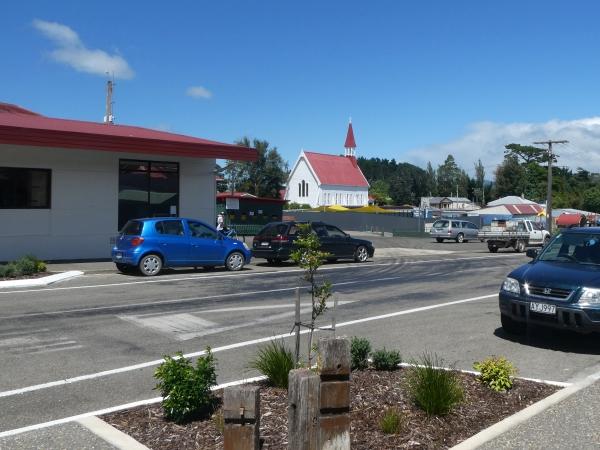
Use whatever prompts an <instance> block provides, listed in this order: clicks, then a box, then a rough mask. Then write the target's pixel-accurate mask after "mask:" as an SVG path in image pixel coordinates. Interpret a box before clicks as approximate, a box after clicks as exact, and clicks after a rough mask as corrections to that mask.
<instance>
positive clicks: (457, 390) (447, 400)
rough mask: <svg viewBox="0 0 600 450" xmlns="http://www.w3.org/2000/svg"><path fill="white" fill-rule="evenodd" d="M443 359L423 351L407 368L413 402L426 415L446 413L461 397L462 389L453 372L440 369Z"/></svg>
mask: <svg viewBox="0 0 600 450" xmlns="http://www.w3.org/2000/svg"><path fill="white" fill-rule="evenodd" d="M443 363H444V362H443V360H441V359H438V357H437V356H436V355H430V354H428V353H424V354H423V356H422V357H421V360H420V361H419V363H414V367H411V368H410V369H409V373H408V376H407V381H408V390H409V393H410V395H411V397H412V399H413V400H414V402H415V403H416V404H417V405H418V406H419V407H420V408H421V409H423V410H424V411H425V412H426V413H427V415H429V416H430V415H443V414H447V413H448V412H449V411H450V410H451V409H452V407H453V406H454V405H456V404H457V403H459V402H460V401H461V400H462V399H463V390H462V387H461V385H460V381H459V379H458V377H457V375H456V373H455V372H453V371H450V370H444V369H440V368H439V367H441V366H442V365H443Z"/></svg>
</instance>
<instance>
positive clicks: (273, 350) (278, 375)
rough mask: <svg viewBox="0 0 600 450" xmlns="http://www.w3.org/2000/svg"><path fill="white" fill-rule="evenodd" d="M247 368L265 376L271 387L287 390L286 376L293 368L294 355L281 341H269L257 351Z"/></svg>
mask: <svg viewBox="0 0 600 450" xmlns="http://www.w3.org/2000/svg"><path fill="white" fill-rule="evenodd" d="M249 366H250V368H252V369H256V370H258V371H259V372H260V373H262V374H263V375H265V376H266V377H267V379H268V380H269V383H271V384H272V385H273V386H275V387H280V388H287V387H288V375H289V373H290V370H292V369H293V368H294V355H293V354H292V352H291V351H290V350H289V349H288V348H287V347H286V346H285V344H284V342H283V341H282V340H277V341H271V342H269V343H268V344H267V345H266V346H264V347H262V348H259V349H258V353H257V354H256V356H255V357H254V359H253V360H252V361H250V364H249Z"/></svg>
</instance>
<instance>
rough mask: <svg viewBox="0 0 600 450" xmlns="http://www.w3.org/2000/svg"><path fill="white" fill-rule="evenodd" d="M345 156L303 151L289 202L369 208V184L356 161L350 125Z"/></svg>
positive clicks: (291, 178) (292, 178)
mask: <svg viewBox="0 0 600 450" xmlns="http://www.w3.org/2000/svg"><path fill="white" fill-rule="evenodd" d="M344 148H345V151H344V156H338V155H330V154H326V153H316V152H310V151H304V150H303V151H301V152H300V156H299V157H298V159H297V160H296V163H295V164H294V167H293V168H292V171H291V172H290V176H289V178H288V182H287V190H286V193H285V199H286V200H288V201H289V202H296V203H300V204H302V203H304V204H309V205H310V206H311V207H313V208H314V207H318V206H327V205H343V206H366V205H368V204H369V182H368V181H367V179H366V178H365V176H364V175H363V173H362V171H361V170H360V167H358V163H357V162H356V140H355V139H354V130H353V129H352V122H350V123H349V124H348V132H347V133H346V141H345V143H344Z"/></svg>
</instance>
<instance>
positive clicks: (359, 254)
mask: <svg viewBox="0 0 600 450" xmlns="http://www.w3.org/2000/svg"><path fill="white" fill-rule="evenodd" d="M367 259H369V252H368V251H367V247H365V246H364V245H359V246H358V247H356V251H355V252H354V261H356V262H361V263H362V262H365V261H366V260H367Z"/></svg>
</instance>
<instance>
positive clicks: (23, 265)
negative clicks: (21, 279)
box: [15, 258, 37, 275]
mask: <svg viewBox="0 0 600 450" xmlns="http://www.w3.org/2000/svg"><path fill="white" fill-rule="evenodd" d="M15 266H16V267H17V270H18V271H19V272H20V273H21V274H22V275H33V274H34V273H36V272H37V271H36V263H35V261H33V260H31V259H29V258H21V259H19V260H17V262H16V263H15Z"/></svg>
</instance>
